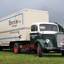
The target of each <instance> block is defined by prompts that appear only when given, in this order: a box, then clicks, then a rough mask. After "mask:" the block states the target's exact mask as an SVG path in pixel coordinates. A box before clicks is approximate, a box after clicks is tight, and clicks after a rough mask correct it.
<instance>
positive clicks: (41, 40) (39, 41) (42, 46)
mask: <svg viewBox="0 0 64 64" xmlns="http://www.w3.org/2000/svg"><path fill="white" fill-rule="evenodd" d="M37 42H38V43H39V44H40V45H41V48H44V40H43V39H37V41H36V43H37Z"/></svg>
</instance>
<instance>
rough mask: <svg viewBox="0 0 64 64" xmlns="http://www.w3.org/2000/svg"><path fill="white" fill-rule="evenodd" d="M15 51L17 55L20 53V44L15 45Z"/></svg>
mask: <svg viewBox="0 0 64 64" xmlns="http://www.w3.org/2000/svg"><path fill="white" fill-rule="evenodd" d="M13 51H14V53H15V54H17V53H19V51H20V46H19V43H14V46H13Z"/></svg>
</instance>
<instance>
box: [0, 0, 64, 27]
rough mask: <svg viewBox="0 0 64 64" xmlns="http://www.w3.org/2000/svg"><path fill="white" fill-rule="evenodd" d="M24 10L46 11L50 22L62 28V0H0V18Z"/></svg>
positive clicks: (63, 18) (63, 0)
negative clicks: (56, 23)
mask: <svg viewBox="0 0 64 64" xmlns="http://www.w3.org/2000/svg"><path fill="white" fill-rule="evenodd" d="M25 8H29V9H38V10H44V11H48V12H49V19H50V22H58V23H59V24H61V25H62V26H64V0H0V17H3V16H6V15H9V14H11V13H13V12H16V11H18V10H22V9H25Z"/></svg>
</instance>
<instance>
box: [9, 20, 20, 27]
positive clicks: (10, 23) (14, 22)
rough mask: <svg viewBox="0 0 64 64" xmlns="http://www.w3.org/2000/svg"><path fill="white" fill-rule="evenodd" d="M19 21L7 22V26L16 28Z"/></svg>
mask: <svg viewBox="0 0 64 64" xmlns="http://www.w3.org/2000/svg"><path fill="white" fill-rule="evenodd" d="M20 22H21V21H20V20H15V21H11V20H9V26H11V25H12V27H16V26H17V24H18V23H20Z"/></svg>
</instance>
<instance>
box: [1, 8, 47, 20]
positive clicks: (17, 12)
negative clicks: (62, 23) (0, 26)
mask: <svg viewBox="0 0 64 64" xmlns="http://www.w3.org/2000/svg"><path fill="white" fill-rule="evenodd" d="M22 11H26V12H27V11H39V12H44V13H48V11H43V10H35V9H27V8H26V9H22V10H19V11H16V12H13V13H10V14H8V15H6V16H3V17H1V18H0V19H3V18H6V17H8V16H12V15H15V14H19V13H21V12H22Z"/></svg>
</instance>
